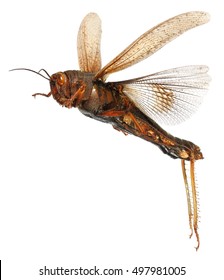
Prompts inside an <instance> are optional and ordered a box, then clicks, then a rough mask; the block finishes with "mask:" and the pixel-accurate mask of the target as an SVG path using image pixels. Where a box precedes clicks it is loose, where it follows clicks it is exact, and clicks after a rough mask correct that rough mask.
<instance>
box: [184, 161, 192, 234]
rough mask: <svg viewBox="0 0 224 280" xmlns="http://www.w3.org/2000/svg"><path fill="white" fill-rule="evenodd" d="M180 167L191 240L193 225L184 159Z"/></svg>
mask: <svg viewBox="0 0 224 280" xmlns="http://www.w3.org/2000/svg"><path fill="white" fill-rule="evenodd" d="M181 166H182V172H183V177H184V185H185V190H186V196H187V208H188V217H189V226H190V230H191V234H190V238H191V237H192V235H193V225H192V218H193V212H192V202H191V198H190V190H189V185H188V180H187V173H186V166H185V160H184V159H181Z"/></svg>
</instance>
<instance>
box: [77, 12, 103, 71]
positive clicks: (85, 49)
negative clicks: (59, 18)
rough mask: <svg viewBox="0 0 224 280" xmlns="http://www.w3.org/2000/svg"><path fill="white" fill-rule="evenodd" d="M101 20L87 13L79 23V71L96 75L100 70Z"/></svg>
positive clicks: (95, 15) (93, 14)
mask: <svg viewBox="0 0 224 280" xmlns="http://www.w3.org/2000/svg"><path fill="white" fill-rule="evenodd" d="M100 40H101V20H100V18H99V16H98V15H97V14H95V13H89V14H88V15H87V16H85V17H84V19H83V20H82V22H81V25H80V27H79V32H78V38H77V50H78V59H79V67H80V70H81V71H85V72H92V73H97V72H98V71H99V70H100V69H101V55H100Z"/></svg>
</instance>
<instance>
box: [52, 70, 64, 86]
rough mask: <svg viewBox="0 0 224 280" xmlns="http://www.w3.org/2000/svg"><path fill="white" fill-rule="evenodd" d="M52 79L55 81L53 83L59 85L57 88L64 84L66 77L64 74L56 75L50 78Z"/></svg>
mask: <svg viewBox="0 0 224 280" xmlns="http://www.w3.org/2000/svg"><path fill="white" fill-rule="evenodd" d="M52 79H53V80H55V82H56V83H57V84H58V85H59V86H63V85H64V84H65V82H66V76H65V74H64V73H60V72H59V73H56V74H54V75H53V76H52Z"/></svg>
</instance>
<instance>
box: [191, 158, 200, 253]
mask: <svg viewBox="0 0 224 280" xmlns="http://www.w3.org/2000/svg"><path fill="white" fill-rule="evenodd" d="M194 163H195V160H194V159H191V160H190V174H191V188H192V198H193V211H194V216H193V226H194V233H195V235H196V238H197V242H198V245H197V247H196V250H198V248H199V246H200V239H199V234H198V200H197V192H196V183H195V168H194Z"/></svg>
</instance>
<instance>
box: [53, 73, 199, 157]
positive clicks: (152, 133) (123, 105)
mask: <svg viewBox="0 0 224 280" xmlns="http://www.w3.org/2000/svg"><path fill="white" fill-rule="evenodd" d="M94 76H95V74H93V73H86V72H81V71H75V70H69V71H65V72H59V73H56V74H53V75H52V77H51V81H50V85H51V92H50V93H51V94H52V96H53V98H54V99H55V100H56V101H57V102H58V103H59V104H61V105H63V106H66V107H68V108H71V107H78V109H79V110H80V111H81V112H82V113H83V114H84V115H85V116H88V117H90V118H93V119H96V120H99V121H102V122H106V123H110V124H112V125H113V127H114V128H115V129H117V130H119V131H122V132H124V133H125V134H133V135H135V136H138V137H140V138H142V139H144V140H146V141H149V142H151V143H153V144H155V145H157V146H158V147H159V148H160V149H161V150H162V151H163V152H164V153H165V154H168V155H169V156H171V157H172V158H180V159H184V160H190V159H195V160H197V159H202V158H203V156H202V153H201V152H200V148H199V147H198V146H196V145H195V144H193V143H192V142H190V141H187V140H183V139H180V138H177V137H174V136H172V135H171V134H169V133H167V132H166V131H165V130H164V129H162V128H161V127H160V126H159V125H158V124H157V123H156V122H155V121H153V120H152V119H151V118H149V117H148V116H146V115H145V114H143V113H142V112H141V111H140V110H139V109H138V108H137V107H136V106H135V105H134V103H133V102H132V101H131V100H130V99H129V98H128V97H127V96H126V95H125V94H124V93H123V92H122V84H119V83H110V82H109V83H104V82H102V81H100V80H98V81H95V80H94ZM77 92H78V94H77Z"/></svg>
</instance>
